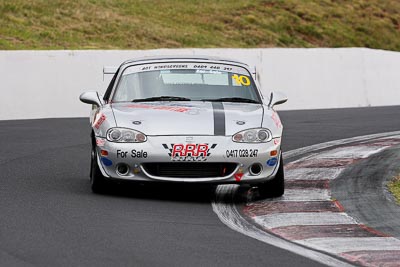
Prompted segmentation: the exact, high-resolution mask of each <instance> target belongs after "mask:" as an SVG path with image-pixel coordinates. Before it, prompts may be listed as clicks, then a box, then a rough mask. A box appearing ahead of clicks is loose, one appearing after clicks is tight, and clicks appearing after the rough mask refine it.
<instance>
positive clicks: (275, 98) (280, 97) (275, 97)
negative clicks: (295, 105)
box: [268, 92, 288, 108]
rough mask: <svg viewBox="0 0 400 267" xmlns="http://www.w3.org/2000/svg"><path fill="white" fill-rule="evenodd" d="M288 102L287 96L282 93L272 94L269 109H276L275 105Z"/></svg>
mask: <svg viewBox="0 0 400 267" xmlns="http://www.w3.org/2000/svg"><path fill="white" fill-rule="evenodd" d="M287 100H288V98H287V96H286V95H285V94H284V93H281V92H272V93H271V96H270V98H269V103H268V106H269V107H271V108H272V107H274V106H275V105H280V104H283V103H285V102H286V101H287Z"/></svg>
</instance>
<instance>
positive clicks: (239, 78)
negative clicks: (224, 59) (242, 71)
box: [232, 74, 250, 86]
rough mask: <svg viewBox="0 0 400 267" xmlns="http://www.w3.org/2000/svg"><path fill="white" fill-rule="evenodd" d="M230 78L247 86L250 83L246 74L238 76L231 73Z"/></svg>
mask: <svg viewBox="0 0 400 267" xmlns="http://www.w3.org/2000/svg"><path fill="white" fill-rule="evenodd" d="M232 78H233V79H234V80H235V81H236V83H237V84H241V85H245V86H249V85H250V79H249V78H248V77H247V76H243V75H240V76H238V75H237V74H235V75H232Z"/></svg>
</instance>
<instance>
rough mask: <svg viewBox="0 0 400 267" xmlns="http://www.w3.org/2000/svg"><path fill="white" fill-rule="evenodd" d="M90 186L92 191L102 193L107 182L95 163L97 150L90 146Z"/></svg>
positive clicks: (105, 188)
mask: <svg viewBox="0 0 400 267" xmlns="http://www.w3.org/2000/svg"><path fill="white" fill-rule="evenodd" d="M90 186H91V189H92V192H93V193H96V194H104V193H106V192H107V187H108V182H107V181H106V178H105V177H104V176H103V174H102V173H101V171H100V168H99V165H98V163H97V152H96V149H95V148H92V153H91V164H90Z"/></svg>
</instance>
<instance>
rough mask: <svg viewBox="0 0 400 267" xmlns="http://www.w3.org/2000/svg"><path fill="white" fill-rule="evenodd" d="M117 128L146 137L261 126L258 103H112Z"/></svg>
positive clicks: (231, 131)
mask: <svg viewBox="0 0 400 267" xmlns="http://www.w3.org/2000/svg"><path fill="white" fill-rule="evenodd" d="M111 108H112V110H113V113H114V118H115V122H116V125H117V127H125V128H131V129H135V130H138V131H141V132H143V133H144V134H146V135H233V134H235V133H237V132H239V131H241V130H244V129H249V128H256V127H261V123H262V117H263V106H262V105H261V104H248V103H228V102H223V103H221V102H202V101H193V102H183V101H182V102H166V101H163V102H141V103H113V104H111Z"/></svg>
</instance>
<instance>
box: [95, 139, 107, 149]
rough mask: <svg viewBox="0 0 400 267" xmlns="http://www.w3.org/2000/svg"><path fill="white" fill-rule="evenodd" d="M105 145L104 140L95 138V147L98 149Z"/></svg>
mask: <svg viewBox="0 0 400 267" xmlns="http://www.w3.org/2000/svg"><path fill="white" fill-rule="evenodd" d="M105 143H106V140H105V139H103V138H96V145H97V146H99V147H102V146H104V144H105Z"/></svg>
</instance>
